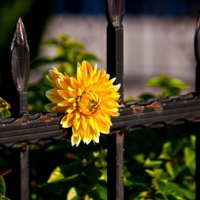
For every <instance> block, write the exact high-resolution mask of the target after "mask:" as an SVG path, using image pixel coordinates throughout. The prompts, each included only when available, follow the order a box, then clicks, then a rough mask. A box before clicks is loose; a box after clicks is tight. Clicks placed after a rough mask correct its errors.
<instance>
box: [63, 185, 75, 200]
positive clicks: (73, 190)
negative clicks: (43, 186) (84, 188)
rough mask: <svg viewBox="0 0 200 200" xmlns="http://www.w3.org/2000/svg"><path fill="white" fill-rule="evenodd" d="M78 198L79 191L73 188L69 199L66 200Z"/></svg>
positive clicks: (68, 194)
mask: <svg viewBox="0 0 200 200" xmlns="http://www.w3.org/2000/svg"><path fill="white" fill-rule="evenodd" d="M76 197H78V194H77V191H76V188H75V187H71V188H70V189H69V191H68V193H67V199H66V200H74V199H75V198H76Z"/></svg>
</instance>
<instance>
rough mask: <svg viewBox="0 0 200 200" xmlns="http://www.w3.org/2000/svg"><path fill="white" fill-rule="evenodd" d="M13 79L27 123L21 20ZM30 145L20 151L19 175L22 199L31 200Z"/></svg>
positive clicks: (27, 56) (14, 48) (14, 47)
mask: <svg viewBox="0 0 200 200" xmlns="http://www.w3.org/2000/svg"><path fill="white" fill-rule="evenodd" d="M11 54H12V56H11V57H12V58H11V64H12V77H13V81H14V84H15V86H16V89H17V91H18V95H19V107H18V108H19V116H20V117H21V118H22V122H26V121H27V116H28V93H27V84H28V79H29V72H30V53H29V45H28V41H27V36H26V31H25V28H24V25H23V22H22V19H21V18H19V20H18V22H17V27H16V31H15V34H14V37H13V41H12V44H11ZM28 149H29V148H28V144H27V143H23V148H20V149H19V159H20V160H19V161H20V166H19V168H20V169H19V170H18V171H19V172H20V173H19V174H20V177H19V178H20V199H21V200H29V164H28V163H29V152H28ZM16 176H18V175H16Z"/></svg>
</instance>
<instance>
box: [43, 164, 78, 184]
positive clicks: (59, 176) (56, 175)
mask: <svg viewBox="0 0 200 200" xmlns="http://www.w3.org/2000/svg"><path fill="white" fill-rule="evenodd" d="M77 176H78V175H77V174H74V175H72V176H69V177H65V176H64V175H63V173H62V170H61V167H56V168H55V170H54V171H53V172H52V173H51V175H50V177H49V179H48V180H47V182H48V183H52V182H58V181H68V180H71V179H74V178H76V177H77Z"/></svg>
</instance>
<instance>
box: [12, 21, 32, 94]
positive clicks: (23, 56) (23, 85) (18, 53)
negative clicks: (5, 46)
mask: <svg viewBox="0 0 200 200" xmlns="http://www.w3.org/2000/svg"><path fill="white" fill-rule="evenodd" d="M11 53H12V76H13V80H14V82H15V84H16V87H17V90H18V91H26V90H27V84H28V79H29V71H30V69H29V67H30V54H29V46H28V42H27V36H26V31H25V28H24V24H23V22H22V19H21V18H19V20H18V23H17V27H16V31H15V34H14V37H13V41H12V44H11Z"/></svg>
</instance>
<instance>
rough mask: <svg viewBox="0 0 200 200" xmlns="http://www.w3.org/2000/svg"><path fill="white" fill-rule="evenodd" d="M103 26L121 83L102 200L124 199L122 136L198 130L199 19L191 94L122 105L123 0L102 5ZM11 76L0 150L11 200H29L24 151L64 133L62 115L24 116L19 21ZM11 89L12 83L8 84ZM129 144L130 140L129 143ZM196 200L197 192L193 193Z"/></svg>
mask: <svg viewBox="0 0 200 200" xmlns="http://www.w3.org/2000/svg"><path fill="white" fill-rule="evenodd" d="M105 3H106V17H107V21H108V26H107V66H108V68H107V71H108V73H109V74H110V75H111V77H116V82H117V83H120V84H121V89H120V93H121V99H120V104H121V108H120V116H119V117H117V118H115V119H113V120H112V122H113V126H112V127H111V132H110V134H109V135H108V136H107V137H108V144H109V145H108V147H107V150H108V151H107V170H108V173H107V176H108V183H107V187H108V199H109V200H114V199H117V200H122V199H124V182H123V148H124V147H123V144H124V137H125V131H130V130H134V129H138V128H139V129H143V128H145V127H149V128H154V127H158V128H159V127H163V126H165V125H167V124H171V125H177V124H186V125H187V126H189V127H190V128H191V129H197V130H199V122H200V96H199V93H200V79H199V77H200V52H199V51H200V49H199V44H200V43H199V39H200V33H199V30H200V20H199V19H198V21H197V27H196V32H195V42H194V46H195V57H196V61H197V66H196V91H195V92H193V93H189V94H186V95H182V96H177V97H169V98H165V99H150V100H147V101H134V102H129V103H124V100H123V93H124V91H123V23H122V21H123V17H124V4H125V1H124V0H116V1H114V0H106V1H105ZM11 50H12V70H11V71H12V72H11V73H12V77H13V84H14V85H15V88H16V89H15V90H16V94H17V95H16V96H15V99H14V102H15V104H13V105H14V110H13V113H14V114H13V116H14V117H13V118H9V119H2V120H0V146H1V148H7V147H9V148H12V149H15V153H16V156H17V157H16V159H18V160H17V162H18V163H19V164H16V166H17V165H18V167H17V170H16V180H15V182H17V183H19V187H17V188H15V189H13V190H15V195H16V196H15V197H16V198H15V199H21V200H28V199H29V151H28V147H29V145H30V144H40V145H43V144H47V143H51V142H52V141H55V140H62V139H65V136H66V134H67V132H66V131H65V132H64V131H63V129H61V128H60V125H59V123H60V119H61V117H62V115H60V114H55V113H37V114H34V115H30V114H28V97H27V83H28V76H29V62H30V58H29V47H28V42H27V39H26V33H25V29H24V26H23V23H22V20H21V19H19V21H18V23H17V28H16V32H15V35H14V38H13V41H12V47H11ZM11 84H12V83H11ZM196 138H197V139H196V141H197V142H196V145H197V148H196V149H197V150H196V185H197V186H198V185H199V182H200V176H199V172H200V154H199V152H198V147H200V136H199V135H198V134H197V135H196ZM133 142H134V141H133ZM196 199H200V191H198V188H197V189H196Z"/></svg>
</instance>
